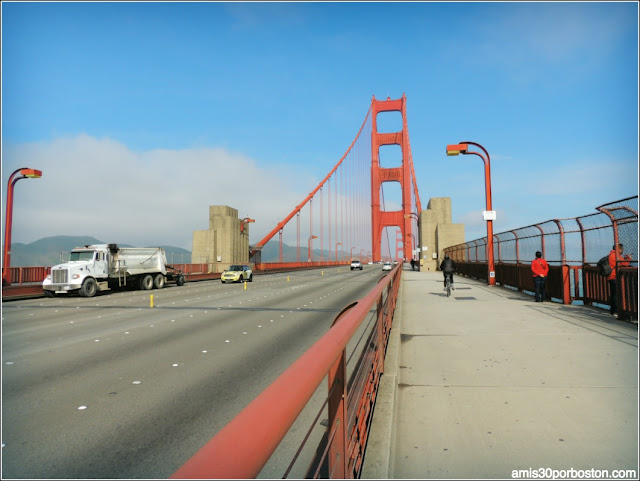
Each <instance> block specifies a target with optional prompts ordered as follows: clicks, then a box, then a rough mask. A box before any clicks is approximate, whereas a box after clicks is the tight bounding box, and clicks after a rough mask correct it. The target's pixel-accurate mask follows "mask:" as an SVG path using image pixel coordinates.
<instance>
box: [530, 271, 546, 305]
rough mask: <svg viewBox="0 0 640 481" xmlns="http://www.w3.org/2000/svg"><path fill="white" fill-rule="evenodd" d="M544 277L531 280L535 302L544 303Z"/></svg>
mask: <svg viewBox="0 0 640 481" xmlns="http://www.w3.org/2000/svg"><path fill="white" fill-rule="evenodd" d="M546 280H547V279H546V277H541V276H536V277H534V278H533V285H534V286H535V290H536V302H543V301H544V285H545V283H546Z"/></svg>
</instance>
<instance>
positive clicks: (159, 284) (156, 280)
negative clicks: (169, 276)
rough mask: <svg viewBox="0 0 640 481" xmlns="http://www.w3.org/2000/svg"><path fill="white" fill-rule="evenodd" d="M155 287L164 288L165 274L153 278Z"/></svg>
mask: <svg viewBox="0 0 640 481" xmlns="http://www.w3.org/2000/svg"><path fill="white" fill-rule="evenodd" d="M153 287H155V288H156V289H162V288H163V287H164V276H163V275H162V274H158V275H156V277H155V278H154V279H153Z"/></svg>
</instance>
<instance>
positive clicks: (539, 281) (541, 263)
mask: <svg viewBox="0 0 640 481" xmlns="http://www.w3.org/2000/svg"><path fill="white" fill-rule="evenodd" d="M531 272H532V273H533V285H534V287H535V291H536V302H544V286H545V283H546V280H547V275H548V274H549V264H547V261H545V260H544V259H543V258H542V252H540V251H538V252H536V258H535V259H534V260H533V261H532V262H531Z"/></svg>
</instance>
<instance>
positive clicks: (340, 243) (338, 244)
mask: <svg viewBox="0 0 640 481" xmlns="http://www.w3.org/2000/svg"><path fill="white" fill-rule="evenodd" d="M341 245H342V242H338V243H337V244H336V262H338V246H341Z"/></svg>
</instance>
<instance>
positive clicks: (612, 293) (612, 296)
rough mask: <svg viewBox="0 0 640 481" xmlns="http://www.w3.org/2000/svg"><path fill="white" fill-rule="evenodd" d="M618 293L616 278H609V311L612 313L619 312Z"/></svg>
mask: <svg viewBox="0 0 640 481" xmlns="http://www.w3.org/2000/svg"><path fill="white" fill-rule="evenodd" d="M616 294H617V292H616V280H615V279H609V305H610V306H611V309H609V312H610V313H611V314H616V313H617V312H618V302H617V301H618V296H617V295H616Z"/></svg>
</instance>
